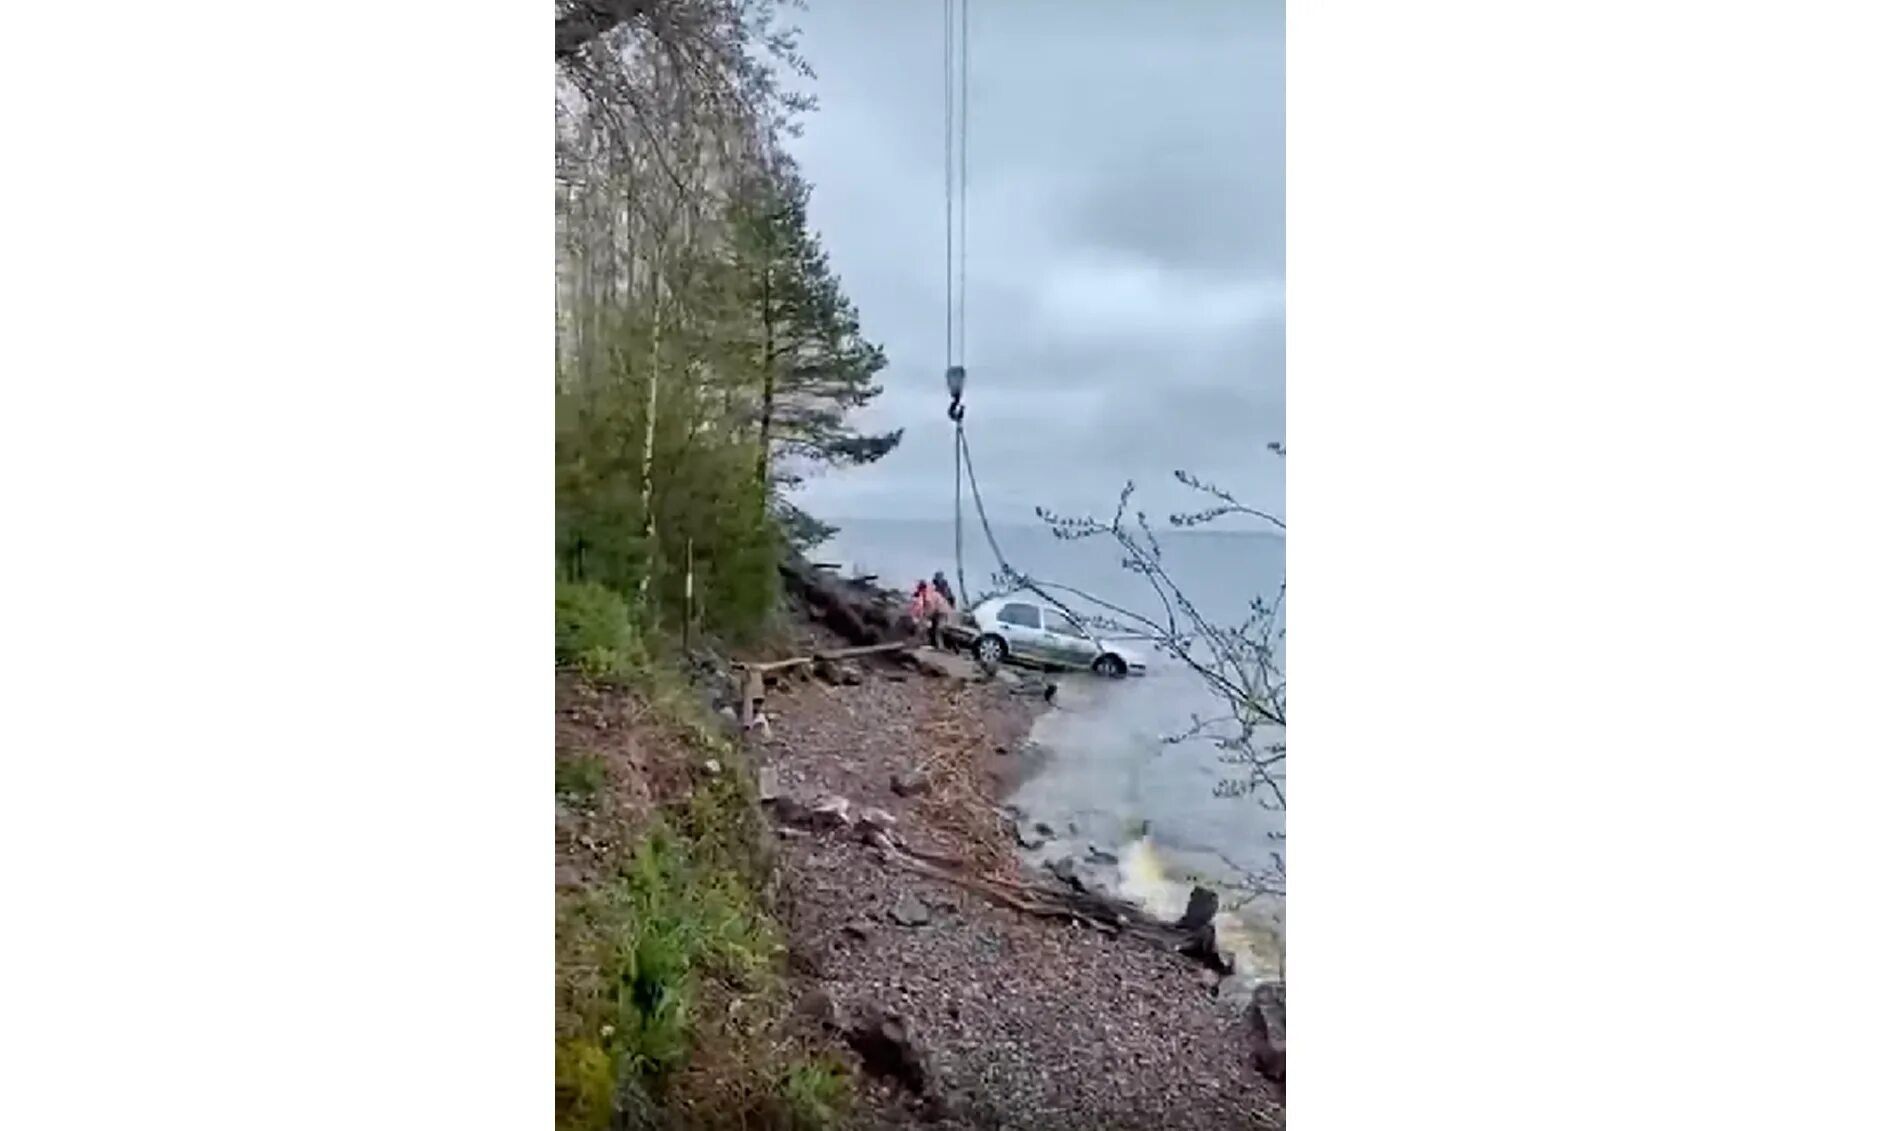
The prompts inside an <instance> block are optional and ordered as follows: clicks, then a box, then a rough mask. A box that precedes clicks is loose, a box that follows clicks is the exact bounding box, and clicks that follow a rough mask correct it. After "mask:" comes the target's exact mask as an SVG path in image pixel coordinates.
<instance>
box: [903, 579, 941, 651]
mask: <svg viewBox="0 0 1890 1131" xmlns="http://www.w3.org/2000/svg"><path fill="white" fill-rule="evenodd" d="M950 610H951V605H949V604H948V603H947V602H946V600H945V596H944V594H942V593H940V592H939V591H938V590H936V589H934V588H932V586H931V585H929V584H927V583H926V582H923V581H921V582H919V584H918V585H917V586H916V587H914V588H913V590H912V604H911V605H910V606H909V607H908V610H907V611H909V612H910V613H911V614H912V620H913V622H914V623H915V624H918V625H920V626H921V627H923V628H924V629H925V638H926V640H927V641H929V642H930V643H931V645H932V647H934V648H941V647H943V646H944V641H943V638H942V634H941V633H940V631H939V629H940V626H941V625H943V624H944V622H945V616H946V614H947V613H948V612H949V611H950Z"/></svg>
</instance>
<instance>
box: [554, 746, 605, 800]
mask: <svg viewBox="0 0 1890 1131" xmlns="http://www.w3.org/2000/svg"><path fill="white" fill-rule="evenodd" d="M556 777H557V785H558V795H559V796H560V797H568V798H570V799H571V800H573V801H582V802H588V801H591V800H592V799H594V798H595V797H596V796H597V795H598V794H599V793H600V792H602V791H603V788H604V760H603V759H602V758H600V757H598V756H597V755H595V754H578V755H576V756H574V757H571V758H561V759H559V761H558V768H557V771H556Z"/></svg>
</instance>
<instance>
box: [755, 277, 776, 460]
mask: <svg viewBox="0 0 1890 1131" xmlns="http://www.w3.org/2000/svg"><path fill="white" fill-rule="evenodd" d="M772 274H773V272H772V271H771V270H767V271H763V272H762V273H761V435H760V440H761V455H760V456H759V457H757V458H756V460H755V481H756V482H757V483H759V484H760V485H761V493H762V494H763V495H764V496H765V495H766V494H767V493H768V445H769V444H770V443H771V442H773V438H774V437H773V435H772V433H773V429H774V363H775V356H774V300H773V296H772V295H771V293H770V289H771V287H770V284H771V282H772V279H771V276H772Z"/></svg>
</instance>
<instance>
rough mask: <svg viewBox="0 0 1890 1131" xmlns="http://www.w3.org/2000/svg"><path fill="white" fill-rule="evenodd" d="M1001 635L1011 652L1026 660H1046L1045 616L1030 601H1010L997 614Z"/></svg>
mask: <svg viewBox="0 0 1890 1131" xmlns="http://www.w3.org/2000/svg"><path fill="white" fill-rule="evenodd" d="M997 622H998V626H999V635H1001V636H1003V637H1004V642H1005V643H1006V644H1008V645H1010V649H1011V652H1012V653H1013V654H1015V655H1017V656H1020V657H1023V658H1024V659H1029V660H1036V661H1038V662H1039V663H1041V662H1043V660H1044V658H1045V657H1044V636H1043V615H1042V613H1041V612H1039V610H1038V608H1037V606H1035V605H1033V604H1031V603H1030V602H1028V601H1010V602H1007V603H1006V604H1005V605H1004V607H1003V608H1001V609H999V610H998V612H997Z"/></svg>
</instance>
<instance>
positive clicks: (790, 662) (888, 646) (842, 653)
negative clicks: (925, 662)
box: [738, 640, 918, 673]
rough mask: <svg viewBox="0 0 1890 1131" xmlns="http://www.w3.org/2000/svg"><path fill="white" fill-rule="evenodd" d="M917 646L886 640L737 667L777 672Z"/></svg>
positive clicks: (911, 642) (903, 650)
mask: <svg viewBox="0 0 1890 1131" xmlns="http://www.w3.org/2000/svg"><path fill="white" fill-rule="evenodd" d="M917 646H918V641H916V640H888V641H886V642H884V643H881V644H861V645H858V646H856V647H853V648H835V649H833V650H831V651H826V652H810V653H808V654H807V655H805V656H789V657H788V658H787V659H785V660H768V661H766V662H765V663H759V664H740V665H738V666H739V667H741V668H743V669H745V670H747V671H751V672H763V673H766V672H778V671H781V670H783V669H785V668H794V667H799V666H801V665H802V664H813V663H818V662H820V661H822V660H825V661H827V662H829V663H831V662H833V661H835V660H850V659H853V658H855V657H858V656H879V655H885V654H888V653H892V652H909V651H911V650H912V649H913V648H916V647H917Z"/></svg>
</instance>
